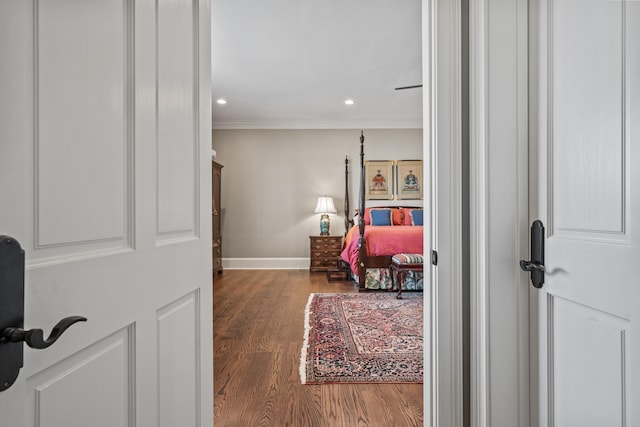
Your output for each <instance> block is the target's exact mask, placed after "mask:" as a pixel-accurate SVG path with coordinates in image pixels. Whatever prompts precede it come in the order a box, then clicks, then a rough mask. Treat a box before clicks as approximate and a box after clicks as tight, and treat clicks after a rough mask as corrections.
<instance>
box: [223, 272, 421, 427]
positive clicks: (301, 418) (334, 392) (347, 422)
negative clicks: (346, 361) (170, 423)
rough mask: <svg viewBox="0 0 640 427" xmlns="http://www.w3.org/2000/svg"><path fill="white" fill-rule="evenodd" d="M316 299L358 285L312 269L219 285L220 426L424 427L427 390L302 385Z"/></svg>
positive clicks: (228, 276)
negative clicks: (307, 324) (311, 304)
mask: <svg viewBox="0 0 640 427" xmlns="http://www.w3.org/2000/svg"><path fill="white" fill-rule="evenodd" d="M314 292H357V286H356V285H355V284H354V283H353V282H328V281H327V279H326V275H325V274H323V273H309V272H308V271H306V270H225V272H224V274H223V275H222V276H217V277H216V278H215V281H214V288H213V330H214V396H215V402H214V417H215V426H216V427H229V426H233V427H235V426H239V427H240V426H242V427H245V426H251V427H253V426H265V427H266V426H278V427H280V426H292V427H307V426H313V427H321V426H327V427H338V426H342V427H351V426H371V427H374V426H385V427H389V426H402V427H408V426H422V425H423V408H422V384H330V385H303V384H301V383H300V375H299V363H300V350H301V348H302V339H303V335H304V308H305V305H306V303H307V300H308V298H309V294H310V293H314Z"/></svg>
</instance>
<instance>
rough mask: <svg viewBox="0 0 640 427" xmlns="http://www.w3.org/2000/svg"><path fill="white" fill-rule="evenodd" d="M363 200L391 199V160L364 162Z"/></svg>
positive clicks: (392, 183)
mask: <svg viewBox="0 0 640 427" xmlns="http://www.w3.org/2000/svg"><path fill="white" fill-rule="evenodd" d="M364 170H365V174H364V176H365V185H364V187H365V193H364V198H365V200H391V199H393V187H394V182H393V160H365V161H364Z"/></svg>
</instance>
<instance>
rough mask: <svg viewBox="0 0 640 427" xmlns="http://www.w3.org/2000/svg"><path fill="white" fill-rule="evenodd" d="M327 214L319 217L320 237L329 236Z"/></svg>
mask: <svg viewBox="0 0 640 427" xmlns="http://www.w3.org/2000/svg"><path fill="white" fill-rule="evenodd" d="M329 225H330V221H329V214H322V215H320V235H321V236H328V235H329Z"/></svg>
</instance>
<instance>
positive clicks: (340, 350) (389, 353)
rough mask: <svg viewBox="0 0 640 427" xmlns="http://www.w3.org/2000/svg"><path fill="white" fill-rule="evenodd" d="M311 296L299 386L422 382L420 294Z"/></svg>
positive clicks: (307, 313) (307, 312)
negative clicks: (401, 295) (401, 297)
mask: <svg viewBox="0 0 640 427" xmlns="http://www.w3.org/2000/svg"><path fill="white" fill-rule="evenodd" d="M403 298H404V299H396V297H395V292H394V293H386V292H384V293H380V292H376V293H347V294H311V295H310V296H309V301H308V303H307V308H306V310H305V334H304V343H303V346H302V354H301V357H300V378H301V380H302V383H303V384H335V383H422V378H423V377H422V375H423V336H422V335H423V334H422V322H423V319H422V294H421V293H419V294H414V293H407V294H403Z"/></svg>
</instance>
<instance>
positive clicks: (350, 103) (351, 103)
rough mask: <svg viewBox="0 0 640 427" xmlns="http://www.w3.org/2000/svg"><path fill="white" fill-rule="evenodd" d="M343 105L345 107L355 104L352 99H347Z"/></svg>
mask: <svg viewBox="0 0 640 427" xmlns="http://www.w3.org/2000/svg"><path fill="white" fill-rule="evenodd" d="M344 103H345V104H346V105H353V104H355V102H354V101H353V99H347V100H346V101H344Z"/></svg>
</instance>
